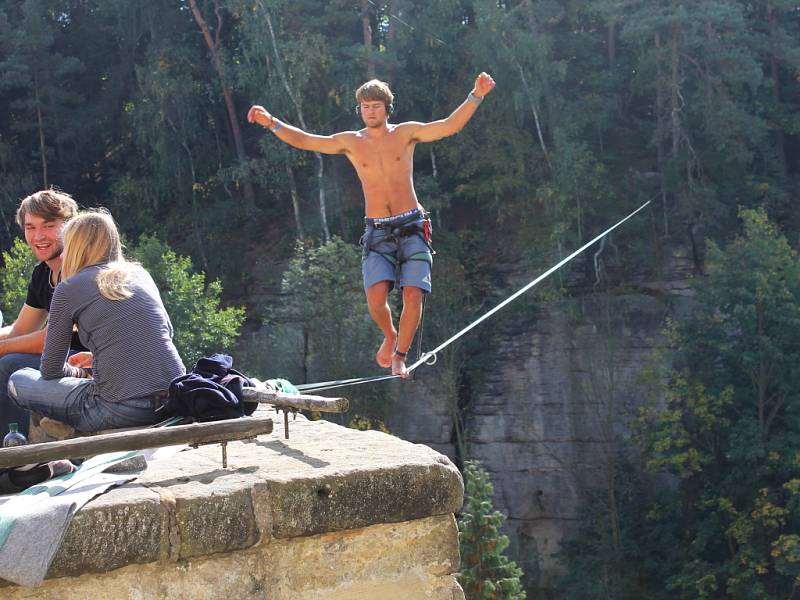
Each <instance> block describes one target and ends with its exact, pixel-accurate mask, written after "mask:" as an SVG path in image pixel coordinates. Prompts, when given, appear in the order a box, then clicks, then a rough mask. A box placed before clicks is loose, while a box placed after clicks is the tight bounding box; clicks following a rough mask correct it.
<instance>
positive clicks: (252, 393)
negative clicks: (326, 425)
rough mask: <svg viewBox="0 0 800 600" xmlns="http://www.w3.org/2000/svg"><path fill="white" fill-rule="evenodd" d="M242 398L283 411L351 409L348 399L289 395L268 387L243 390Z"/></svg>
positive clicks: (334, 411)
mask: <svg viewBox="0 0 800 600" xmlns="http://www.w3.org/2000/svg"><path fill="white" fill-rule="evenodd" d="M242 396H243V398H244V400H245V401H246V402H258V403H260V404H272V405H273V406H275V408H280V409H281V410H310V411H315V412H328V413H342V412H347V409H348V408H350V402H349V401H348V400H347V398H325V397H324V396H310V395H308V394H287V393H286V392H276V391H273V390H271V389H269V388H266V387H246V388H242Z"/></svg>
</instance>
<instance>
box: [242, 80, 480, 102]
mask: <svg viewBox="0 0 800 600" xmlns="http://www.w3.org/2000/svg"><path fill="white" fill-rule="evenodd" d="M494 86H495V83H494V79H492V76H491V75H489V74H488V73H481V74H480V75H478V77H477V79H475V87H473V88H472V93H473V94H475V95H476V96H477V97H478V98H483V97H484V96H485V95H486V94H488V93H489V92H491V91H492V90H493V89H494ZM253 108H255V107H253ZM250 110H253V109H252V108H251V109H250Z"/></svg>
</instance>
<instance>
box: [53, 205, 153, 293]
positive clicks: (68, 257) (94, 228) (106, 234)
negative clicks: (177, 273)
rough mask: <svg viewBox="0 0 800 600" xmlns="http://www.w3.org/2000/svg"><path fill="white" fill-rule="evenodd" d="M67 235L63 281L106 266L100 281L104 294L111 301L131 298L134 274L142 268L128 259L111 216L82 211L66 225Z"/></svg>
mask: <svg viewBox="0 0 800 600" xmlns="http://www.w3.org/2000/svg"><path fill="white" fill-rule="evenodd" d="M63 235H64V259H63V262H62V263H61V279H62V281H66V280H67V279H69V278H70V277H71V276H72V275H74V274H75V273H77V272H78V271H80V270H81V269H84V268H85V267H88V266H90V265H96V264H104V265H105V268H104V269H102V270H101V271H100V272H99V273H98V274H97V280H96V282H97V287H98V289H99V290H100V293H101V294H102V295H103V296H104V297H105V298H108V299H109V300H124V299H125V298H130V297H131V294H132V293H133V292H132V291H131V289H130V284H131V281H132V279H131V271H132V268H133V267H136V266H138V265H137V263H133V262H129V261H126V260H125V257H124V256H123V254H122V243H121V242H120V239H119V230H118V229H117V224H116V223H115V222H114V219H113V217H112V216H111V213H109V212H108V211H107V210H105V209H102V208H100V209H95V210H87V211H84V212H81V213H79V214H78V216H76V217H74V218H73V219H72V220H70V221H69V222H68V223H67V224H66V225H64V229H63Z"/></svg>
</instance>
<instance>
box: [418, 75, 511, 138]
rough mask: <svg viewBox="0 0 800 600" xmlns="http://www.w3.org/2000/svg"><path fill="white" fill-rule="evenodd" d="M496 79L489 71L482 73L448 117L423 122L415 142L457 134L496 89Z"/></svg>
mask: <svg viewBox="0 0 800 600" xmlns="http://www.w3.org/2000/svg"><path fill="white" fill-rule="evenodd" d="M494 85H495V83H494V79H492V76H491V75H489V74H488V73H481V74H480V75H478V77H477V78H476V79H475V86H474V87H473V88H472V91H471V92H470V93H469V96H467V99H466V100H464V102H462V103H461V106H459V107H458V108H457V109H455V110H454V111H453V113H452V114H451V115H450V116H449V117H447V118H446V119H440V120H439V121H432V122H430V123H421V124H420V125H419V128H418V129H417V130H416V131H414V134H413V135H412V137H411V139H412V140H414V141H415V142H434V141H436V140H440V139H442V138H443V137H447V136H449V135H455V134H456V133H458V132H459V131H461V130H462V129H463V128H464V125H466V124H467V123H468V122H469V120H470V119H471V118H472V115H474V114H475V111H476V110H478V105H479V104H480V103H481V102H483V99H484V98H485V97H486V94H488V93H489V92H491V91H492V90H493V89H494Z"/></svg>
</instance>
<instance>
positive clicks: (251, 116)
mask: <svg viewBox="0 0 800 600" xmlns="http://www.w3.org/2000/svg"><path fill="white" fill-rule="evenodd" d="M247 120H248V122H250V123H258V124H259V125H261V126H262V127H266V128H267V129H272V128H273V127H275V117H273V116H272V115H271V114H269V112H267V109H266V108H264V107H263V106H260V105H258V104H256V105H254V106H251V107H250V110H248V111H247Z"/></svg>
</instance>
